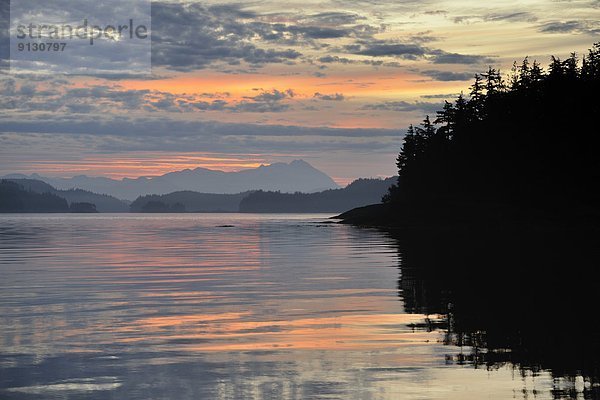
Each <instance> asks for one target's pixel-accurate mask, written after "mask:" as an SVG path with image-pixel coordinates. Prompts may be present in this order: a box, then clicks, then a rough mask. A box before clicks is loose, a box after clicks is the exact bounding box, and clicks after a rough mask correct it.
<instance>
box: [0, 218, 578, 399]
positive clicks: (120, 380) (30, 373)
mask: <svg viewBox="0 0 600 400" xmlns="http://www.w3.org/2000/svg"><path fill="white" fill-rule="evenodd" d="M327 217H328V216H327V215H285V216H284V215H261V216H257V215H238V214H181V215H173V214H169V215H135V214H130V215H118V216H116V215H106V214H104V215H2V216H0V276H1V279H0V398H2V399H33V398H44V399H84V398H85V399H325V398H327V399H453V398H455V399H481V398H496V399H503V398H526V397H527V396H533V395H534V394H535V396H536V398H539V399H551V398H553V394H552V390H553V388H554V387H555V385H556V382H554V386H553V378H552V377H551V375H550V373H549V372H545V371H540V372H537V373H536V374H533V373H527V372H525V373H524V374H523V375H521V372H520V371H518V370H516V369H515V368H514V367H512V366H511V365H510V364H506V365H502V366H499V367H494V368H492V369H489V370H488V369H486V368H485V367H479V368H474V366H473V365H471V364H470V363H469V362H468V361H467V362H458V361H457V360H460V359H461V357H459V355H460V354H463V353H468V352H469V351H470V349H468V348H464V347H463V348H460V347H457V346H452V345H444V344H443V342H444V330H443V329H442V330H436V329H425V328H418V327H419V326H423V324H424V323H425V326H426V325H427V323H426V322H427V321H429V322H430V326H434V325H435V323H436V321H438V320H440V321H441V320H443V318H444V317H443V316H437V315H433V316H429V317H428V316H426V315H423V314H410V313H407V312H406V310H405V307H404V303H403V300H402V299H403V297H402V296H400V297H399V293H398V280H399V278H400V277H401V270H400V267H401V266H402V257H401V255H399V251H398V247H397V243H396V241H395V240H393V239H392V238H390V237H389V236H388V235H387V234H385V233H382V232H379V231H376V230H368V229H357V228H354V227H350V226H343V225H337V224H328V223H323V222H324V221H327ZM400 254H401V253H400ZM449 267H451V266H449ZM400 294H401V295H402V293H400ZM583 386H584V383H583V381H580V380H578V379H575V381H574V392H573V393H574V396H578V395H579V394H578V393H580V392H581V391H582V390H583ZM40 396H41V397H40ZM581 398H583V397H581Z"/></svg>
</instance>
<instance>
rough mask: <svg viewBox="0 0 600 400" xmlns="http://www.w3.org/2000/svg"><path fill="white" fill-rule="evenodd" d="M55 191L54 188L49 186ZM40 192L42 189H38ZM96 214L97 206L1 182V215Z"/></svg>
mask: <svg viewBox="0 0 600 400" xmlns="http://www.w3.org/2000/svg"><path fill="white" fill-rule="evenodd" d="M48 187H49V188H51V189H52V190H55V189H54V188H53V187H52V186H49V185H48ZM37 189H38V190H40V188H39V187H38V188H37ZM68 212H71V213H96V212H98V211H97V210H96V205H95V204H92V203H89V202H72V203H71V204H69V202H67V200H65V199H64V198H62V197H60V196H58V195H56V194H55V193H51V192H50V191H47V192H41V193H40V192H38V191H36V190H32V189H28V188H25V187H24V186H23V185H20V184H18V183H17V182H13V181H12V180H6V179H2V180H0V213H68Z"/></svg>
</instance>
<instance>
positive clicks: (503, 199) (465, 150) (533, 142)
mask: <svg viewBox="0 0 600 400" xmlns="http://www.w3.org/2000/svg"><path fill="white" fill-rule="evenodd" d="M598 93H600V43H596V44H594V46H593V48H592V49H590V50H589V51H588V53H587V54H586V55H585V56H583V57H582V58H581V60H579V58H578V56H577V55H576V54H575V53H573V54H571V56H570V57H568V58H567V59H566V60H561V59H559V58H556V57H552V59H551V63H550V65H549V66H548V68H547V69H544V68H542V66H540V64H539V63H538V62H537V61H535V60H534V61H531V60H529V59H528V58H525V59H524V60H523V62H522V63H520V64H517V63H515V64H514V66H513V68H512V71H511V73H510V74H509V75H508V76H506V77H504V76H503V75H502V74H501V73H500V71H497V70H495V69H493V68H489V70H488V71H487V72H485V73H483V74H481V75H476V76H475V81H474V82H473V84H472V86H471V87H470V92H469V94H468V96H465V95H463V94H461V95H460V96H459V97H458V98H457V99H456V101H455V102H453V103H450V102H445V105H444V107H443V109H442V110H440V111H439V112H438V113H437V116H436V118H434V119H433V120H432V119H430V118H429V117H426V118H425V120H424V121H423V122H422V123H421V124H420V125H419V126H410V127H409V128H408V131H407V134H406V136H405V138H404V142H403V145H402V148H401V151H400V153H399V155H398V158H397V167H398V173H399V177H398V182H397V183H396V185H394V186H393V187H392V188H391V189H390V191H389V193H388V194H387V195H386V196H384V198H383V200H382V204H378V205H373V206H369V207H363V208H359V209H354V210H351V211H349V212H347V213H344V214H342V215H341V216H340V218H342V220H343V222H346V223H353V224H358V225H378V226H394V227H439V226H456V225H470V224H480V225H481V224H484V225H488V226H489V225H492V226H495V225H503V224H507V223H512V222H518V223H528V224H537V225H557V224H558V225H565V224H567V225H572V224H575V225H576V226H592V227H597V226H600V207H599V204H600V203H599V200H600V188H599V185H598V183H599V182H600V180H599V178H600V157H598V154H597V147H596V140H597V136H598V127H597V121H596V118H597V117H598V116H599V115H600V101H598Z"/></svg>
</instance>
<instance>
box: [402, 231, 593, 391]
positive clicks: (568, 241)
mask: <svg viewBox="0 0 600 400" xmlns="http://www.w3.org/2000/svg"><path fill="white" fill-rule="evenodd" d="M396 236H398V235H396ZM397 242H398V248H399V254H400V256H401V259H402V262H401V278H400V279H399V284H398V286H399V296H400V297H401V298H402V300H403V301H404V304H405V307H406V310H407V312H410V313H417V314H443V315H445V318H444V320H443V321H442V322H441V323H440V322H437V323H426V322H422V323H421V324H419V325H417V326H419V327H420V328H422V329H429V330H436V329H437V330H440V331H442V332H444V339H443V342H444V343H445V344H447V345H450V346H460V347H464V348H466V349H467V351H466V352H461V353H460V354H458V355H455V356H453V357H449V361H450V362H452V363H454V364H457V365H471V366H473V367H475V368H478V367H479V368H487V369H489V370H495V369H499V368H502V367H504V366H511V367H513V368H515V370H516V372H518V373H519V374H521V375H523V376H527V375H529V376H534V377H535V376H537V375H540V374H541V373H542V371H549V372H550V373H551V376H552V378H553V389H552V395H553V397H554V398H557V399H558V398H585V399H592V398H593V399H596V398H600V357H599V356H600V327H599V326H598V324H597V323H596V316H597V313H598V298H597V290H598V287H599V286H598V285H599V283H600V279H599V278H598V275H597V274H594V273H593V271H595V270H596V269H597V268H598V266H599V263H598V261H599V260H600V249H599V247H598V241H597V238H596V236H595V235H582V234H581V233H578V234H574V233H573V232H569V233H564V232H563V233H548V232H545V233H544V232H536V233H535V234H532V233H529V234H524V233H522V232H506V233H504V234H490V233H481V232H479V233H477V234H476V235H475V234H472V233H461V234H456V233H454V234H453V235H447V234H442V233H440V234H436V235H433V234H429V235H427V236H424V235H423V236H421V235H413V236H411V237H407V236H406V235H402V236H398V237H397Z"/></svg>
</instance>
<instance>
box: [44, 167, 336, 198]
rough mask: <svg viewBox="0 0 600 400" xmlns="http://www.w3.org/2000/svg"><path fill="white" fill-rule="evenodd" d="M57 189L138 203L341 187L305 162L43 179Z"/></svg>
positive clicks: (309, 191)
mask: <svg viewBox="0 0 600 400" xmlns="http://www.w3.org/2000/svg"><path fill="white" fill-rule="evenodd" d="M38 179H39V180H42V181H44V182H46V183H49V184H51V185H52V186H54V187H56V188H57V189H72V188H79V189H84V190H88V191H91V192H96V193H104V194H109V195H112V196H115V197H117V198H121V199H127V200H134V199H135V198H137V197H138V196H142V195H149V194H159V195H160V194H166V193H171V192H176V191H183V190H191V191H196V192H201V193H217V194H224V193H229V194H233V193H241V192H246V191H250V190H270V191H281V192H284V193H294V192H305V193H311V192H318V191H321V190H326V189H337V188H339V186H338V185H337V184H336V183H335V182H334V181H333V179H331V178H330V177H329V176H328V175H327V174H325V173H324V172H322V171H319V170H318V169H316V168H314V167H313V166H312V165H310V164H309V163H307V162H306V161H304V160H294V161H292V162H290V163H289V164H288V163H282V162H278V163H273V164H271V165H263V166H260V167H258V168H253V169H246V170H242V171H238V172H224V171H219V170H211V169H206V168H202V167H199V168H195V169H193V170H190V169H184V170H181V171H173V172H169V173H167V174H164V175H161V176H156V177H140V178H129V179H127V178H124V179H121V180H116V179H110V178H92V177H86V176H78V177H74V178H45V177H39V178H38Z"/></svg>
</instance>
